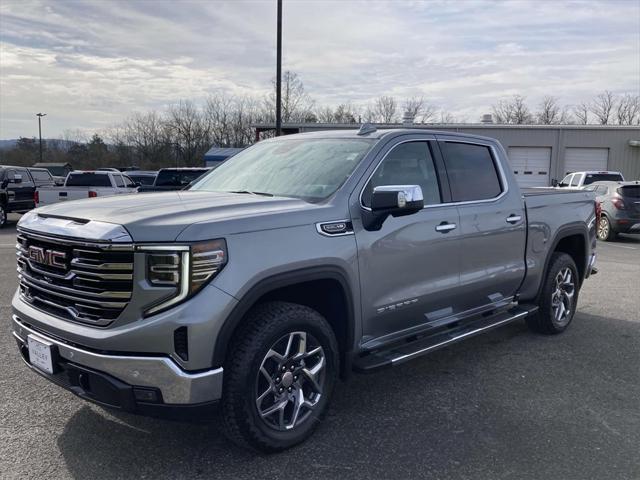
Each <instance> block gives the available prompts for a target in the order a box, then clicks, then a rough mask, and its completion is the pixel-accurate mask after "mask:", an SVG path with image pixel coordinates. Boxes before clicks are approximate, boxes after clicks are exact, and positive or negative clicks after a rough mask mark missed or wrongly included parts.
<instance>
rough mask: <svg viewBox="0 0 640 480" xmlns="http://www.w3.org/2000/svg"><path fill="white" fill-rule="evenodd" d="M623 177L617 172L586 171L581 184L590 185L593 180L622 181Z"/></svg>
mask: <svg viewBox="0 0 640 480" xmlns="http://www.w3.org/2000/svg"><path fill="white" fill-rule="evenodd" d="M622 181H624V178H622V175H620V174H619V173H587V176H586V177H585V179H584V183H583V185H590V184H592V183H593V182H622Z"/></svg>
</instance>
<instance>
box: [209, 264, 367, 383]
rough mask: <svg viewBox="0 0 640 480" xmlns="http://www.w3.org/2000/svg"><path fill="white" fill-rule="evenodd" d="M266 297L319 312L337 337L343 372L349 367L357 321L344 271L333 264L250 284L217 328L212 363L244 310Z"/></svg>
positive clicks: (222, 356) (221, 357)
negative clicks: (217, 332) (304, 306)
mask: <svg viewBox="0 0 640 480" xmlns="http://www.w3.org/2000/svg"><path fill="white" fill-rule="evenodd" d="M311 290H313V291H311ZM269 300H281V301H289V302H292V303H299V304H301V305H306V306H309V307H311V308H313V309H314V310H317V311H318V312H319V313H320V314H322V315H323V316H324V317H325V318H326V319H327V321H328V322H329V324H330V325H331V327H332V329H333V331H334V333H335V335H336V338H337V340H338V345H339V348H340V364H341V374H342V376H345V375H346V374H347V373H348V372H349V371H350V370H351V361H352V356H353V352H352V349H353V345H354V339H355V324H356V322H355V310H354V298H353V293H352V290H351V287H350V284H349V281H348V276H347V274H346V272H344V271H343V270H342V269H341V268H339V267H333V266H322V267H309V268H304V269H300V270H294V271H290V272H285V273H279V274H276V275H273V276H271V277H267V278H265V279H263V280H261V281H259V282H258V283H256V284H255V285H253V286H252V287H251V288H250V289H249V291H248V292H247V293H246V294H245V295H244V296H243V297H242V298H241V299H240V301H239V302H238V304H237V305H236V306H235V308H234V309H233V311H232V312H231V314H230V315H229V317H228V318H227V319H226V321H225V322H224V324H223V326H222V328H221V329H220V332H219V334H218V336H217V338H216V342H215V348H214V350H213V363H212V364H213V365H214V366H220V365H223V364H224V363H225V360H226V357H227V354H228V347H229V345H230V344H231V340H232V338H233V336H234V334H235V333H236V331H237V330H238V328H239V327H240V326H241V325H242V323H243V320H244V319H245V317H246V315H247V313H248V312H249V311H250V310H251V309H252V308H253V307H254V306H255V305H258V304H259V303H262V302H265V301H269Z"/></svg>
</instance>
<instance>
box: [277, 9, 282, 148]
mask: <svg viewBox="0 0 640 480" xmlns="http://www.w3.org/2000/svg"><path fill="white" fill-rule="evenodd" d="M277 2H278V21H277V23H278V26H277V41H276V137H279V136H280V135H282V97H281V93H282V0H277Z"/></svg>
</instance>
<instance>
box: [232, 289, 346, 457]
mask: <svg viewBox="0 0 640 480" xmlns="http://www.w3.org/2000/svg"><path fill="white" fill-rule="evenodd" d="M292 332H305V338H310V339H311V338H312V339H313V340H314V341H315V343H317V344H319V346H321V347H322V351H323V358H324V367H323V368H324V373H323V377H322V385H321V386H322V390H321V391H322V394H321V395H319V397H318V398H317V400H316V401H317V403H316V404H315V406H314V407H313V409H312V410H311V409H307V410H308V411H307V412H305V415H306V416H305V418H304V419H303V420H302V421H301V422H300V423H299V425H296V421H295V420H292V421H293V427H292V428H291V429H290V430H286V431H284V430H279V429H278V426H277V425H276V426H273V425H270V424H269V417H267V419H263V418H262V417H261V416H260V413H259V411H258V408H259V407H258V405H257V404H256V403H257V402H259V401H258V400H257V398H256V391H257V390H258V384H259V382H260V380H259V378H258V376H259V374H260V372H261V367H262V366H263V365H265V363H264V362H265V358H266V357H265V355H267V352H270V351H271V349H272V347H273V348H275V346H276V345H278V343H277V342H279V341H280V340H282V339H283V338H284V337H285V336H287V335H289V336H291V335H296V333H292ZM307 336H308V337H307ZM316 348H317V347H316ZM229 352H230V353H229V354H228V356H227V359H226V362H225V365H224V369H225V370H224V375H225V376H224V385H223V394H222V417H223V426H224V430H225V433H226V435H227V436H228V438H229V439H230V440H232V441H233V442H234V443H236V444H237V445H239V446H241V447H245V448H246V447H248V448H250V449H254V450H258V451H261V452H265V453H273V452H278V451H282V450H285V449H287V448H290V447H292V446H294V445H296V444H298V443H300V442H302V441H304V440H305V439H306V438H308V437H309V436H310V435H311V434H312V433H313V431H314V430H315V428H316V427H317V425H318V423H319V422H320V421H321V419H322V418H323V416H324V414H325V412H326V409H327V405H328V403H329V399H330V397H331V393H332V390H333V387H334V385H335V381H336V378H337V373H338V367H339V351H338V344H337V341H336V338H335V335H334V333H333V330H332V329H331V326H330V325H329V323H328V322H327V321H326V320H325V318H324V317H323V316H322V315H320V314H319V313H318V312H316V311H315V310H313V309H311V308H309V307H306V306H303V305H298V304H293V303H287V302H279V301H278V302H266V303H263V304H260V305H258V306H256V307H254V308H253V309H252V310H251V312H249V314H248V315H247V318H246V319H245V324H244V325H243V326H242V327H241V328H240V329H239V331H238V332H237V334H236V335H234V339H233V341H232V344H231V346H230V348H229ZM285 356H286V355H285ZM318 358H320V357H319V356H318V357H314V359H316V360H317V359H318ZM314 359H310V360H309V362H311V361H313V360H314ZM278 365H279V363H278ZM280 368H281V367H279V366H278V367H275V369H276V371H279V369H280ZM292 368H293V366H292ZM286 373H287V372H286V370H285V374H283V375H282V377H283V378H282V379H281V380H280V381H281V382H282V383H280V384H278V383H277V382H276V379H278V378H277V377H276V378H273V379H272V382H273V383H271V385H274V386H278V385H280V386H282V385H283V384H284V377H285V375H286ZM265 376H266V375H265ZM303 376H304V375H300V379H301V380H300V382H302V378H303ZM295 378H298V377H295ZM288 380H291V377H289V378H288ZM305 381H306V377H305ZM300 382H296V385H297V383H300ZM267 385H269V383H267ZM296 385H294V386H293V388H294V389H295V388H296ZM274 388H275V387H274ZM276 390H278V389H276ZM289 391H291V390H289ZM294 392H297V390H294ZM276 394H277V395H281V394H280V393H278V392H276V393H274V394H270V395H272V396H273V398H274V399H275V398H276ZM286 395H287V393H286V391H285V393H284V396H286ZM295 395H296V394H295V393H294V394H292V396H294V397H295ZM278 398H280V399H282V398H283V397H278ZM285 401H286V400H285ZM291 401H292V402H293V401H294V400H291ZM275 403H278V401H277V400H274V404H275ZM265 410H266V409H265ZM263 413H264V412H263ZM272 420H273V419H272ZM278 420H279V421H280V422H282V420H281V417H278ZM281 425H282V423H281V424H280V426H281Z"/></svg>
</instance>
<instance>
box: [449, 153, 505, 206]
mask: <svg viewBox="0 0 640 480" xmlns="http://www.w3.org/2000/svg"><path fill="white" fill-rule="evenodd" d="M440 148H441V149H442V153H443V156H444V163H445V166H446V169H447V175H448V176H449V184H450V186H451V196H452V200H453V201H454V202H470V201H477V200H488V199H491V198H495V197H497V196H498V195H500V194H501V193H502V185H501V183H500V177H499V175H498V170H497V166H496V163H495V161H494V159H493V156H492V154H491V150H490V148H489V147H488V146H486V145H476V144H470V143H455V142H443V143H441V144H440Z"/></svg>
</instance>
